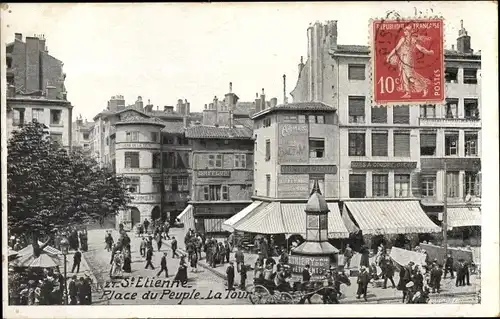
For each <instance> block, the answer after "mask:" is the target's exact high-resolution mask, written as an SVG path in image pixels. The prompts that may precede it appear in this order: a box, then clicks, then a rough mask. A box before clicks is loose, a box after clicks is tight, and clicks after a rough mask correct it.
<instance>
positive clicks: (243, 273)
mask: <svg viewBox="0 0 500 319" xmlns="http://www.w3.org/2000/svg"><path fill="white" fill-rule="evenodd" d="M247 271H248V267H247V266H246V265H245V264H241V265H240V289H241V290H245V287H246V281H247Z"/></svg>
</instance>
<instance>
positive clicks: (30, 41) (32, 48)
mask: <svg viewBox="0 0 500 319" xmlns="http://www.w3.org/2000/svg"><path fill="white" fill-rule="evenodd" d="M40 69H41V68H40V40H39V39H38V38H37V37H26V85H25V90H26V91H27V92H33V91H39V90H42V87H41V86H42V85H41V84H42V83H40V82H41V81H40V80H41V78H42V77H41V74H40Z"/></svg>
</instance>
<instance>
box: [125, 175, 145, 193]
mask: <svg viewBox="0 0 500 319" xmlns="http://www.w3.org/2000/svg"><path fill="white" fill-rule="evenodd" d="M123 180H124V182H125V187H126V188H127V189H128V191H129V192H131V193H139V192H140V185H141V178H140V177H139V176H126V177H124V179H123Z"/></svg>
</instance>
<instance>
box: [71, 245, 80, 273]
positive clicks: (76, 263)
mask: <svg viewBox="0 0 500 319" xmlns="http://www.w3.org/2000/svg"><path fill="white" fill-rule="evenodd" d="M81 261H82V253H81V252H80V251H79V250H78V248H77V249H76V251H75V254H74V255H73V268H71V272H73V273H74V272H75V269H76V272H77V273H78V272H80V263H81Z"/></svg>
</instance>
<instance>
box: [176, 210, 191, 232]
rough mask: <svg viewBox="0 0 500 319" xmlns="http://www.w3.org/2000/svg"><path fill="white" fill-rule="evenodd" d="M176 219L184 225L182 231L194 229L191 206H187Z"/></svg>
mask: <svg viewBox="0 0 500 319" xmlns="http://www.w3.org/2000/svg"><path fill="white" fill-rule="evenodd" d="M177 218H178V219H179V220H180V221H181V223H183V224H184V229H189V228H191V229H195V224H194V213H193V205H187V206H186V208H184V210H183V211H182V213H180V214H179V216H177Z"/></svg>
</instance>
